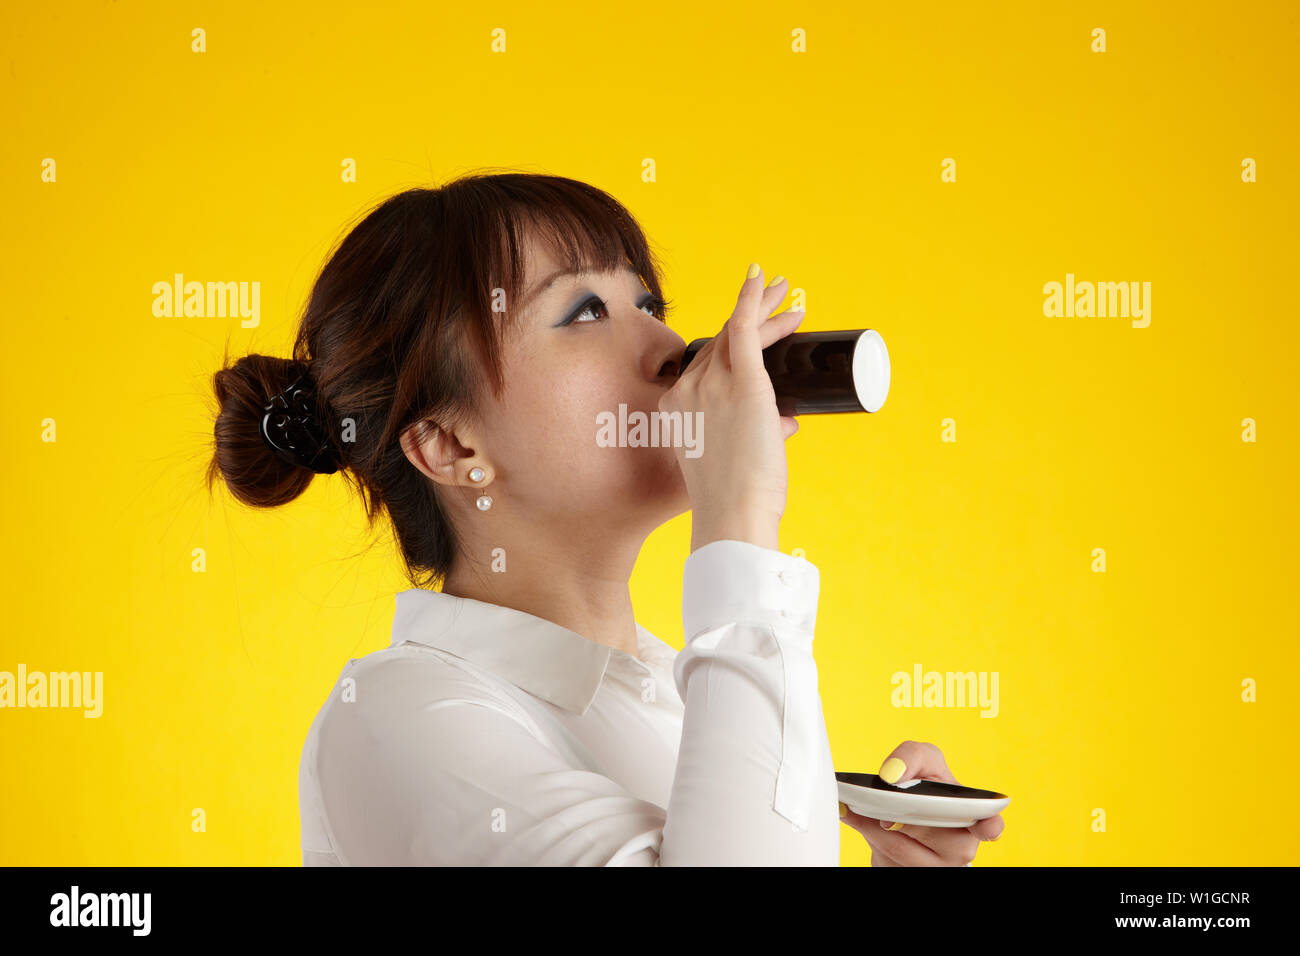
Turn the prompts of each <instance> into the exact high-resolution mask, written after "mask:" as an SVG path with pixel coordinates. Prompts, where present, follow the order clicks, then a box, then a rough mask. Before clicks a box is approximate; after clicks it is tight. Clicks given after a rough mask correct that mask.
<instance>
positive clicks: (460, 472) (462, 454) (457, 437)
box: [400, 419, 486, 486]
mask: <svg viewBox="0 0 1300 956" xmlns="http://www.w3.org/2000/svg"><path fill="white" fill-rule="evenodd" d="M420 424H421V423H417V424H416V425H411V426H410V427H408V428H407V429H406V431H404V432H402V435H401V439H400V440H401V444H402V451H403V452H404V453H405V454H406V460H407V461H409V462H410V463H411V464H412V465H414V466H415V467H416V468H418V469H420V471H421V472H422V473H423V474H424V475H425V476H426V477H428V478H429V479H431V480H432V481H436V482H437V483H438V484H440V485H449V486H464V485H471V484H474V483H473V482H471V481H469V479H468V478H467V474H468V472H469V470H470V468H472V467H474V466H475V465H479V466H480V467H483V468H484V470H486V466H484V465H483V464H482V463H481V462H480V461H479V460H478V458H477V457H476V456H475V454H474V448H473V446H474V445H475V444H476V442H475V441H474V440H473V439H472V438H471V436H470V435H469V434H468V433H467V432H464V431H462V432H455V431H450V430H447V429H445V428H443V427H441V426H439V425H438V423H437V422H434V421H433V420H431V419H426V420H425V421H424V422H423V423H422V424H424V425H426V426H427V428H428V430H427V432H425V433H424V437H423V438H419V436H420V434H421V432H420V430H419V429H420ZM478 484H480V485H481V484H483V482H479V483H478Z"/></svg>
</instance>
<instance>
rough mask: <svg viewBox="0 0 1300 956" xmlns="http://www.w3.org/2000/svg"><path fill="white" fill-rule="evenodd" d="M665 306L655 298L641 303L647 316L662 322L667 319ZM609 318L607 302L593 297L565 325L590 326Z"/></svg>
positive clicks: (660, 300)
mask: <svg viewBox="0 0 1300 956" xmlns="http://www.w3.org/2000/svg"><path fill="white" fill-rule="evenodd" d="M665 306H666V303H665V302H664V301H663V300H662V299H659V298H656V297H653V296H652V297H651V298H649V299H646V300H645V301H644V302H642V303H641V308H642V309H644V310H645V312H646V314H647V315H652V316H654V317H655V318H656V319H659V320H660V321H661V322H662V321H664V319H665V314H664V313H665ZM608 317H609V306H607V305H606V304H605V300H604V299H601V298H600V297H599V296H592V297H591V298H590V299H588V300H587V301H586V302H584V303H582V305H581V306H579V307H578V311H577V312H574V313H573V315H571V316H570V317H569V319H568V321H566V322H565V325H572V324H577V325H590V324H591V323H592V322H601V321H604V319H606V318H608Z"/></svg>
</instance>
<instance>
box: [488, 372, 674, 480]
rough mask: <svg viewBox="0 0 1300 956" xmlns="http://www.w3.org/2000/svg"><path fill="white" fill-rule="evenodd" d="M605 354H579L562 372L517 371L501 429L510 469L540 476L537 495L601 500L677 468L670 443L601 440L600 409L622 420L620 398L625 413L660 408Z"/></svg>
mask: <svg viewBox="0 0 1300 956" xmlns="http://www.w3.org/2000/svg"><path fill="white" fill-rule="evenodd" d="M602 357H603V356H590V357H579V356H576V355H575V356H572V357H570V360H569V361H568V363H567V366H566V367H565V370H564V372H563V373H558V374H557V373H549V372H548V373H547V374H542V373H541V371H540V369H539V368H538V367H533V368H531V369H529V370H528V371H527V372H526V373H523V370H520V372H517V373H516V374H517V378H515V379H513V380H512V381H511V391H510V392H509V396H508V397H509V398H510V401H509V402H508V404H507V408H508V409H509V411H503V412H502V415H503V416H504V417H505V419H506V420H504V421H502V423H501V424H502V426H503V428H502V429H501V433H502V434H503V435H505V436H508V445H507V446H506V447H508V448H509V463H510V465H511V469H512V472H513V473H515V474H518V475H521V476H528V478H530V479H532V481H534V482H536V483H537V487H536V491H537V493H538V495H539V496H546V495H548V493H549V492H547V491H544V490H543V488H547V489H562V490H563V493H564V494H565V495H568V496H575V497H581V496H583V495H586V496H595V497H599V498H600V499H602V500H607V499H608V498H609V496H610V495H627V494H628V493H629V492H633V491H636V492H639V493H641V494H646V493H649V492H651V491H654V490H658V489H661V488H662V487H663V486H664V485H665V484H666V483H669V482H671V481H672V480H673V478H674V477H675V476H676V474H677V463H676V459H675V457H674V453H673V450H672V449H671V448H638V447H604V446H602V445H601V444H599V443H598V441H597V435H598V433H599V432H600V431H601V426H600V423H599V420H598V416H601V415H602V414H606V413H607V414H608V415H609V416H612V417H613V419H614V421H615V422H617V420H618V417H619V403H620V402H621V403H623V404H624V405H626V406H627V409H626V412H625V414H629V413H631V412H632V411H635V410H638V409H640V410H641V411H653V410H654V409H655V407H656V406H654V405H653V404H652V405H650V406H648V407H647V406H646V404H645V403H646V400H647V397H648V396H647V395H646V394H638V393H636V390H635V388H634V385H635V383H634V382H631V381H629V379H628V376H627V373H626V371H619V370H616V369H614V368H613V367H612V365H611V363H609V361H608V358H607V357H604V358H605V359H606V361H604V362H602V361H601V359H602ZM615 432H617V428H615Z"/></svg>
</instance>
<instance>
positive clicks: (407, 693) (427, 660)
mask: <svg viewBox="0 0 1300 956" xmlns="http://www.w3.org/2000/svg"><path fill="white" fill-rule="evenodd" d="M450 702H463V703H472V704H480V705H483V706H485V707H487V708H489V709H491V710H494V711H497V712H501V713H505V714H507V715H509V716H511V717H514V718H515V719H516V720H518V721H519V722H520V723H523V724H525V726H531V724H532V721H531V720H530V719H529V716H528V714H527V713H526V712H525V711H524V709H523V708H522V707H521V706H520V705H519V703H518V701H517V700H516V699H515V697H514V695H512V694H511V692H510V687H509V685H508V684H507V683H506V682H505V681H503V680H501V679H500V678H498V677H497V676H496V675H494V674H492V673H491V672H489V671H486V670H483V669H482V668H479V667H476V666H475V665H473V664H471V663H470V662H469V661H466V660H463V659H461V658H459V657H457V656H455V655H454V654H451V653H449V652H447V651H443V650H440V649H438V648H433V647H427V646H425V645H420V644H409V643H408V644H398V645H394V646H391V647H385V648H383V649H381V650H377V651H373V652H372V653H370V654H367V655H365V656H364V657H361V658H353V659H351V660H349V661H348V662H347V663H346V664H345V665H344V666H343V669H342V671H340V673H339V676H338V678H337V679H336V680H335V682H334V686H333V687H331V688H330V692H329V696H328V697H327V698H326V699H325V701H324V703H323V704H322V705H321V707H320V710H319V711H318V713H317V715H316V718H315V720H314V721H313V723H312V727H311V732H310V735H309V736H311V737H315V738H317V739H320V738H329V737H331V736H333V737H338V736H340V735H343V736H348V737H352V736H354V735H356V734H358V733H359V734H362V735H364V736H367V737H371V738H375V737H382V736H384V735H386V734H388V733H400V732H401V730H402V729H403V728H408V727H409V726H410V725H411V722H412V721H416V720H419V719H420V718H421V717H422V716H423V715H427V714H428V713H430V712H431V710H432V708H434V707H435V706H436V705H438V704H443V703H450Z"/></svg>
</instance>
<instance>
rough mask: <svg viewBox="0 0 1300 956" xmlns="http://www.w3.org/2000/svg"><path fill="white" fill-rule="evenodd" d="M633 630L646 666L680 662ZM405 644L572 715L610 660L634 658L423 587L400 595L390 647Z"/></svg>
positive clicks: (511, 612) (588, 698) (587, 702)
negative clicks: (455, 660) (456, 661)
mask: <svg viewBox="0 0 1300 956" xmlns="http://www.w3.org/2000/svg"><path fill="white" fill-rule="evenodd" d="M636 631H637V647H638V651H637V652H638V654H640V656H641V659H642V660H643V661H644V662H645V663H647V664H655V663H658V662H664V661H671V660H672V659H673V658H674V657H675V656H676V654H677V651H676V650H674V649H673V648H672V647H671V646H669V645H668V644H665V643H664V642H663V641H661V640H659V638H657V637H655V636H654V635H653V634H651V633H650V632H649V631H647V630H646V629H645V628H643V627H642V626H641V625H640V624H637V625H636ZM407 642H409V643H412V644H422V645H425V646H427V647H436V648H439V649H441V650H445V651H448V652H449V653H452V654H455V655H456V656H457V657H460V658H463V659H464V660H467V661H470V662H471V663H474V664H477V665H479V666H480V667H483V668H485V669H487V670H489V671H492V672H493V673H495V674H497V675H499V676H501V677H504V678H505V679H506V680H508V681H509V682H510V683H512V684H514V685H515V686H516V687H519V688H520V689H522V690H525V691H527V692H528V693H530V694H532V695H533V696H535V697H540V698H542V699H543V700H547V701H550V702H551V703H552V704H555V705H556V706H557V707H563V708H564V709H565V710H567V711H570V712H571V713H574V714H585V713H586V712H587V708H589V707H590V706H591V702H592V701H593V700H595V698H596V692H597V691H599V690H600V684H601V681H603V680H604V678H605V669H606V668H607V667H608V666H609V659H610V656H611V655H614V654H618V655H621V656H623V657H629V655H626V654H624V653H623V652H622V651H618V650H615V649H614V648H612V647H609V646H607V645H605V644H601V643H598V642H597V641H593V640H590V639H588V638H585V637H583V636H582V635H581V634H579V633H577V632H576V631H571V630H569V629H568V628H567V627H561V626H560V625H559V624H556V623H554V622H552V621H548V620H546V619H544V618H540V617H537V616H535V615H533V614H529V613H527V612H525V611H517V610H515V609H514V608H510V607H502V606H501V605H499V604H489V603H487V602H485V601H476V600H474V599H472V598H463V597H456V596H454V595H451V594H444V593H443V592H441V591H430V590H427V589H424V588H410V589H409V590H406V591H399V592H397V610H396V613H395V614H394V616H393V641H392V646H394V647H396V646H397V645H398V644H403V643H407Z"/></svg>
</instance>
